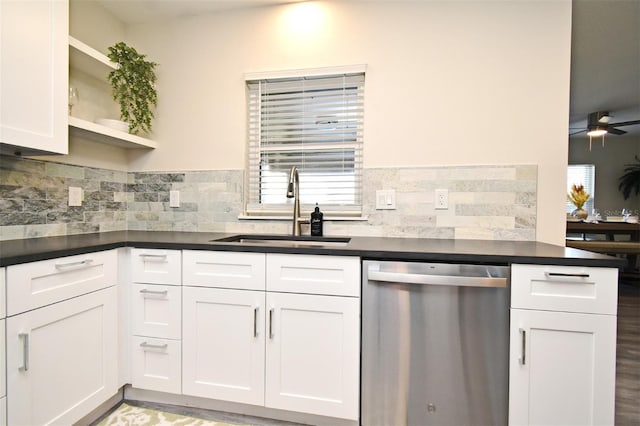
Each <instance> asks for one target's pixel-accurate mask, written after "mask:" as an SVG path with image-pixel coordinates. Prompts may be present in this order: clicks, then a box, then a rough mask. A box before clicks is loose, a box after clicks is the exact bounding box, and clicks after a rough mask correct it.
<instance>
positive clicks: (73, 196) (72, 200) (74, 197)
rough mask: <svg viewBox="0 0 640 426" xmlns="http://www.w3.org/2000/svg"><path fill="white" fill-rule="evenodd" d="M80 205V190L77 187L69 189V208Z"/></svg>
mask: <svg viewBox="0 0 640 426" xmlns="http://www.w3.org/2000/svg"><path fill="white" fill-rule="evenodd" d="M81 205H82V188H80V187H77V186H70V187H69V206H71V207H78V206H81Z"/></svg>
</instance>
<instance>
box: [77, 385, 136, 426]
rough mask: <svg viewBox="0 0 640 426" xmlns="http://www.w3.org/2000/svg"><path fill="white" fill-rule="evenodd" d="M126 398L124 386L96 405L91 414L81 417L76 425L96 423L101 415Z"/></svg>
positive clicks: (83, 425) (82, 425) (84, 425)
mask: <svg viewBox="0 0 640 426" xmlns="http://www.w3.org/2000/svg"><path fill="white" fill-rule="evenodd" d="M123 399H124V387H122V388H120V389H118V392H116V393H115V394H114V395H113V396H111V397H110V398H109V399H107V400H106V401H105V402H103V403H102V404H100V405H99V406H98V407H96V408H95V409H94V410H93V411H91V412H90V413H89V414H87V415H86V416H84V417H83V418H82V419H80V420H79V421H78V422H77V423H75V424H74V426H88V425H90V424H92V423H95V422H96V420H98V419H99V418H100V417H102V416H104V415H105V414H106V413H108V412H109V411H110V410H111V409H112V408H114V407H116V406H117V405H118V404H120V402H121V401H122V400H123Z"/></svg>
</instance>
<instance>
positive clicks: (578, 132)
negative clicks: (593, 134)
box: [569, 129, 587, 136]
mask: <svg viewBox="0 0 640 426" xmlns="http://www.w3.org/2000/svg"><path fill="white" fill-rule="evenodd" d="M586 131H587V129H582V130H579V131H577V132H573V133H569V136H573V135H579V134H580V133H584V132H586Z"/></svg>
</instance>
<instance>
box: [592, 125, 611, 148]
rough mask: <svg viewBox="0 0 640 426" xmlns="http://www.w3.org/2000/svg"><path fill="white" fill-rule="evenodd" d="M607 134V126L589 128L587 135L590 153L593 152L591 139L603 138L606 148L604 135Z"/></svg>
mask: <svg viewBox="0 0 640 426" xmlns="http://www.w3.org/2000/svg"><path fill="white" fill-rule="evenodd" d="M606 134H607V128H606V127H605V126H594V125H591V126H589V131H588V132H587V135H588V136H589V151H591V139H592V138H594V137H595V138H597V137H598V136H602V147H603V148H604V135H606Z"/></svg>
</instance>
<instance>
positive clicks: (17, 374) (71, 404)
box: [7, 287, 118, 426]
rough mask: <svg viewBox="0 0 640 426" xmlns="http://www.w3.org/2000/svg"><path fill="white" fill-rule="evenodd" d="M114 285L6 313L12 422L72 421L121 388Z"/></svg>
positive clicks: (10, 416)
mask: <svg viewBox="0 0 640 426" xmlns="http://www.w3.org/2000/svg"><path fill="white" fill-rule="evenodd" d="M116 328H117V318H116V289H115V287H109V288H106V289H103V290H99V291H96V292H94V293H89V294H86V295H84V296H79V297H76V298H73V299H69V300H66V301H64V302H60V303H55V304H53V305H49V306H45V307H43V308H40V309H35V310H33V311H29V312H25V313H23V314H20V315H17V316H14V317H10V318H8V319H7V404H8V406H7V411H8V413H7V415H8V424H10V425H29V426H37V425H44V424H60V425H62V424H67V425H70V424H73V423H74V422H76V421H78V420H80V419H81V418H82V417H84V416H86V415H87V414H88V413H89V412H91V410H93V409H94V408H96V407H97V406H98V405H100V404H101V403H102V402H104V401H105V400H107V399H108V398H109V397H111V396H112V395H114V394H115V392H116V391H117V387H116V383H117V348H118V340H117V329H116Z"/></svg>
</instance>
